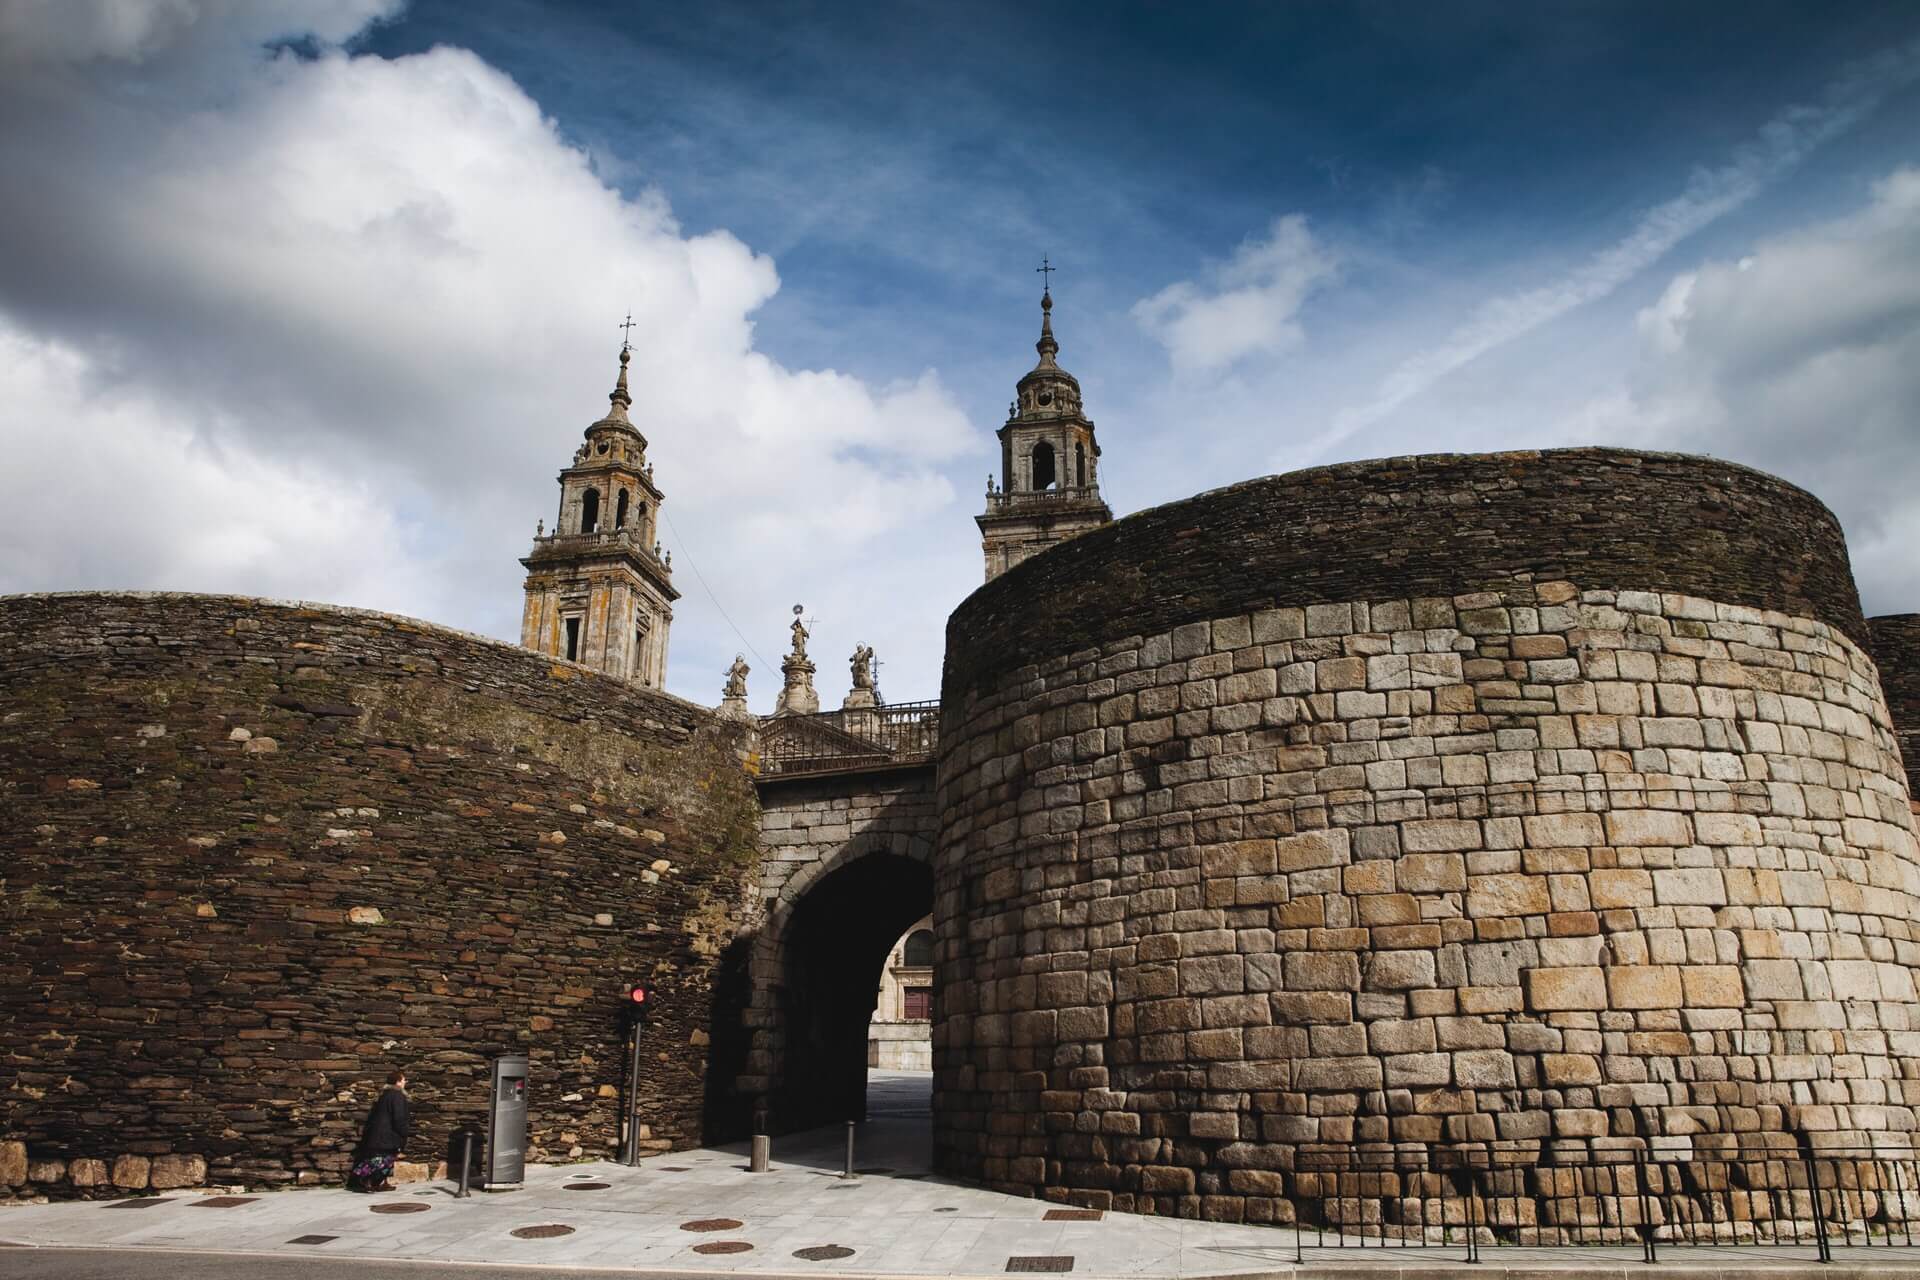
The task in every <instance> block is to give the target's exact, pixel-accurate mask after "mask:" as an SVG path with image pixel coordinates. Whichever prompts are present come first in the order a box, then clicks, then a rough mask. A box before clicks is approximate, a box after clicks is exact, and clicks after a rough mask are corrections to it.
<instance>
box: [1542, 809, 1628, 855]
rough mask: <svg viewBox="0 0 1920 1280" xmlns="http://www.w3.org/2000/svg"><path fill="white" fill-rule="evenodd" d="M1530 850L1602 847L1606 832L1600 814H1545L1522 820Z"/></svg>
mask: <svg viewBox="0 0 1920 1280" xmlns="http://www.w3.org/2000/svg"><path fill="white" fill-rule="evenodd" d="M1522 826H1524V827H1525V829H1526V833H1527V847H1528V848H1530V849H1566V848H1572V847H1576V846H1582V845H1584V846H1588V847H1591V846H1593V845H1603V844H1605V843H1606V842H1607V839H1606V832H1605V830H1604V829H1603V827H1602V825H1601V822H1600V815H1599V814H1597V813H1546V814H1540V815H1538V816H1534V817H1528V818H1524V819H1522Z"/></svg>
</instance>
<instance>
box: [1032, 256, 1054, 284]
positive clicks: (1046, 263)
mask: <svg viewBox="0 0 1920 1280" xmlns="http://www.w3.org/2000/svg"><path fill="white" fill-rule="evenodd" d="M1059 269H1060V268H1058V267H1056V266H1054V265H1053V263H1052V262H1051V261H1050V260H1048V259H1047V258H1044V257H1043V258H1041V259H1040V265H1039V266H1037V267H1035V268H1034V270H1035V271H1036V272H1038V273H1039V275H1040V292H1042V293H1051V292H1053V273H1054V272H1056V271H1058V270H1059Z"/></svg>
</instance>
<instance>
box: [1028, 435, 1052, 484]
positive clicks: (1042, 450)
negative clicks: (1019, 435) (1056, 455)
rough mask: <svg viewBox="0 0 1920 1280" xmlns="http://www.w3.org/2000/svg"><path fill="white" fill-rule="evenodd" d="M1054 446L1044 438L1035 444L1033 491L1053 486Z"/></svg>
mask: <svg viewBox="0 0 1920 1280" xmlns="http://www.w3.org/2000/svg"><path fill="white" fill-rule="evenodd" d="M1053 481H1054V473H1053V446H1052V445H1050V444H1048V443H1047V442H1046V441H1044V440H1042V441H1041V442H1040V443H1039V444H1036V445H1035V446H1033V491H1034V492H1035V493H1039V492H1040V491H1041V490H1043V489H1051V488H1053Z"/></svg>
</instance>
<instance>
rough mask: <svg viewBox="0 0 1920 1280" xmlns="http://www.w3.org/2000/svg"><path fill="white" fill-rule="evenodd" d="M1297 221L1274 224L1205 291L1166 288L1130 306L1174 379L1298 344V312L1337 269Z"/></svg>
mask: <svg viewBox="0 0 1920 1280" xmlns="http://www.w3.org/2000/svg"><path fill="white" fill-rule="evenodd" d="M1338 267H1339V262H1338V259H1337V258H1336V256H1335V255H1334V254H1333V253H1332V252H1331V251H1330V250H1328V249H1327V248H1326V247H1325V246H1324V245H1321V244H1319V243H1317V242H1316V241H1315V240H1314V237H1313V233H1312V232H1311V231H1310V230H1309V229H1308V227H1307V220H1306V219H1305V218H1304V217H1302V216H1301V215H1299V214H1297V213H1296V214H1289V215H1287V216H1286V217H1282V218H1276V219H1274V221H1273V225H1272V226H1271V227H1269V228H1268V230H1267V235H1266V238H1265V239H1264V240H1248V241H1246V242H1245V243H1243V244H1242V245H1241V246H1240V247H1239V248H1238V249H1236V250H1234V253H1233V256H1232V257H1231V258H1229V259H1228V260H1227V261H1226V262H1224V263H1221V264H1219V265H1218V266H1216V267H1214V268H1213V269H1212V270H1211V271H1210V272H1209V273H1208V282H1209V283H1208V284H1207V285H1206V286H1201V285H1198V284H1195V283H1194V282H1193V281H1190V280H1182V281H1179V282H1177V283H1175V284H1170V285H1168V286H1167V287H1166V288H1164V289H1162V290H1161V291H1160V292H1158V293H1156V294H1154V295H1153V296H1152V297H1151V298H1143V299H1141V300H1140V301H1139V302H1137V303H1135V304H1134V307H1133V317H1134V319H1135V320H1137V321H1138V322H1139V323H1140V325H1141V327H1142V328H1144V329H1145V330H1146V331H1147V332H1148V333H1150V334H1152V335H1153V337H1154V338H1155V339H1157V340H1158V341H1159V342H1160V343H1161V344H1162V345H1163V346H1165V347H1166V348H1167V352H1168V354H1169V355H1170V356H1171V358H1172V360H1173V367H1174V371H1175V372H1176V373H1181V374H1193V373H1212V372H1216V371H1219V370H1223V369H1226V368H1228V367H1230V366H1231V365H1234V364H1236V363H1238V362H1239V361H1241V360H1244V359H1246V358H1247V357H1249V356H1253V355H1273V354H1276V353H1278V352H1282V351H1285V350H1287V349H1288V348H1290V347H1293V346H1295V345H1297V344H1298V343H1299V342H1300V339H1301V330H1300V325H1299V321H1298V319H1297V318H1296V317H1297V316H1298V315H1299V312H1300V307H1301V305H1302V304H1303V303H1304V302H1305V301H1306V299H1307V297H1308V295H1309V294H1311V293H1312V292H1313V291H1314V289H1316V288H1318V287H1320V286H1321V285H1324V284H1325V283H1327V282H1328V281H1329V280H1331V279H1332V278H1333V276H1334V273H1335V272H1336V271H1337V270H1338Z"/></svg>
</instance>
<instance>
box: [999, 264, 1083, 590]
mask: <svg viewBox="0 0 1920 1280" xmlns="http://www.w3.org/2000/svg"><path fill="white" fill-rule="evenodd" d="M1040 269H1041V270H1042V271H1043V272H1044V271H1051V270H1052V267H1051V266H1042V267H1041V268H1040ZM1035 349H1036V350H1038V351H1039V352H1040V363H1039V364H1037V365H1035V366H1034V367H1033V371H1032V372H1031V373H1029V374H1027V376H1026V377H1024V378H1022V379H1020V385H1019V387H1018V388H1017V393H1016V394H1017V398H1016V399H1015V400H1014V402H1013V405H1012V407H1011V408H1010V409H1009V411H1008V415H1007V421H1006V425H1005V426H1003V427H1001V428H1000V432H999V435H1000V488H999V490H998V491H997V492H996V491H995V489H994V487H993V477H992V476H988V477H987V509H986V511H985V513H984V514H981V515H977V516H975V517H974V522H975V523H977V524H978V525H979V526H980V538H981V548H982V550H984V551H985V552H986V557H987V581H988V582H991V581H993V580H994V579H995V578H997V577H999V576H1000V575H1001V574H1003V573H1005V572H1006V571H1007V570H1008V569H1011V568H1012V567H1013V566H1014V565H1016V564H1019V563H1020V562H1021V561H1022V560H1025V559H1027V558H1028V557H1029V556H1035V555H1038V554H1039V553H1040V552H1042V551H1045V550H1046V549H1047V548H1048V547H1051V546H1053V545H1055V544H1056V543H1060V542H1065V541H1066V540H1067V539H1068V538H1071V537H1073V536H1074V535H1076V534H1081V533H1085V532H1086V531H1087V530H1089V529H1097V528H1099V527H1100V526H1101V525H1103V524H1110V523H1112V521H1113V512H1112V510H1111V509H1109V508H1108V506H1107V504H1106V503H1105V502H1103V501H1101V499H1100V445H1099V444H1098V443H1097V442H1096V441H1095V440H1094V438H1093V422H1092V421H1091V420H1090V419H1089V418H1088V417H1087V416H1086V414H1085V413H1084V412H1082V411H1081V408H1080V380H1079V379H1078V378H1075V377H1074V376H1073V375H1072V374H1070V373H1068V372H1067V371H1066V370H1065V369H1062V368H1061V367H1060V366H1059V365H1058V364H1056V363H1054V357H1055V356H1057V355H1059V354H1060V344H1059V343H1057V342H1055V341H1054V340H1053V291H1052V289H1051V288H1046V289H1042V290H1041V292H1040V341H1039V342H1038V343H1036V344H1035Z"/></svg>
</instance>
